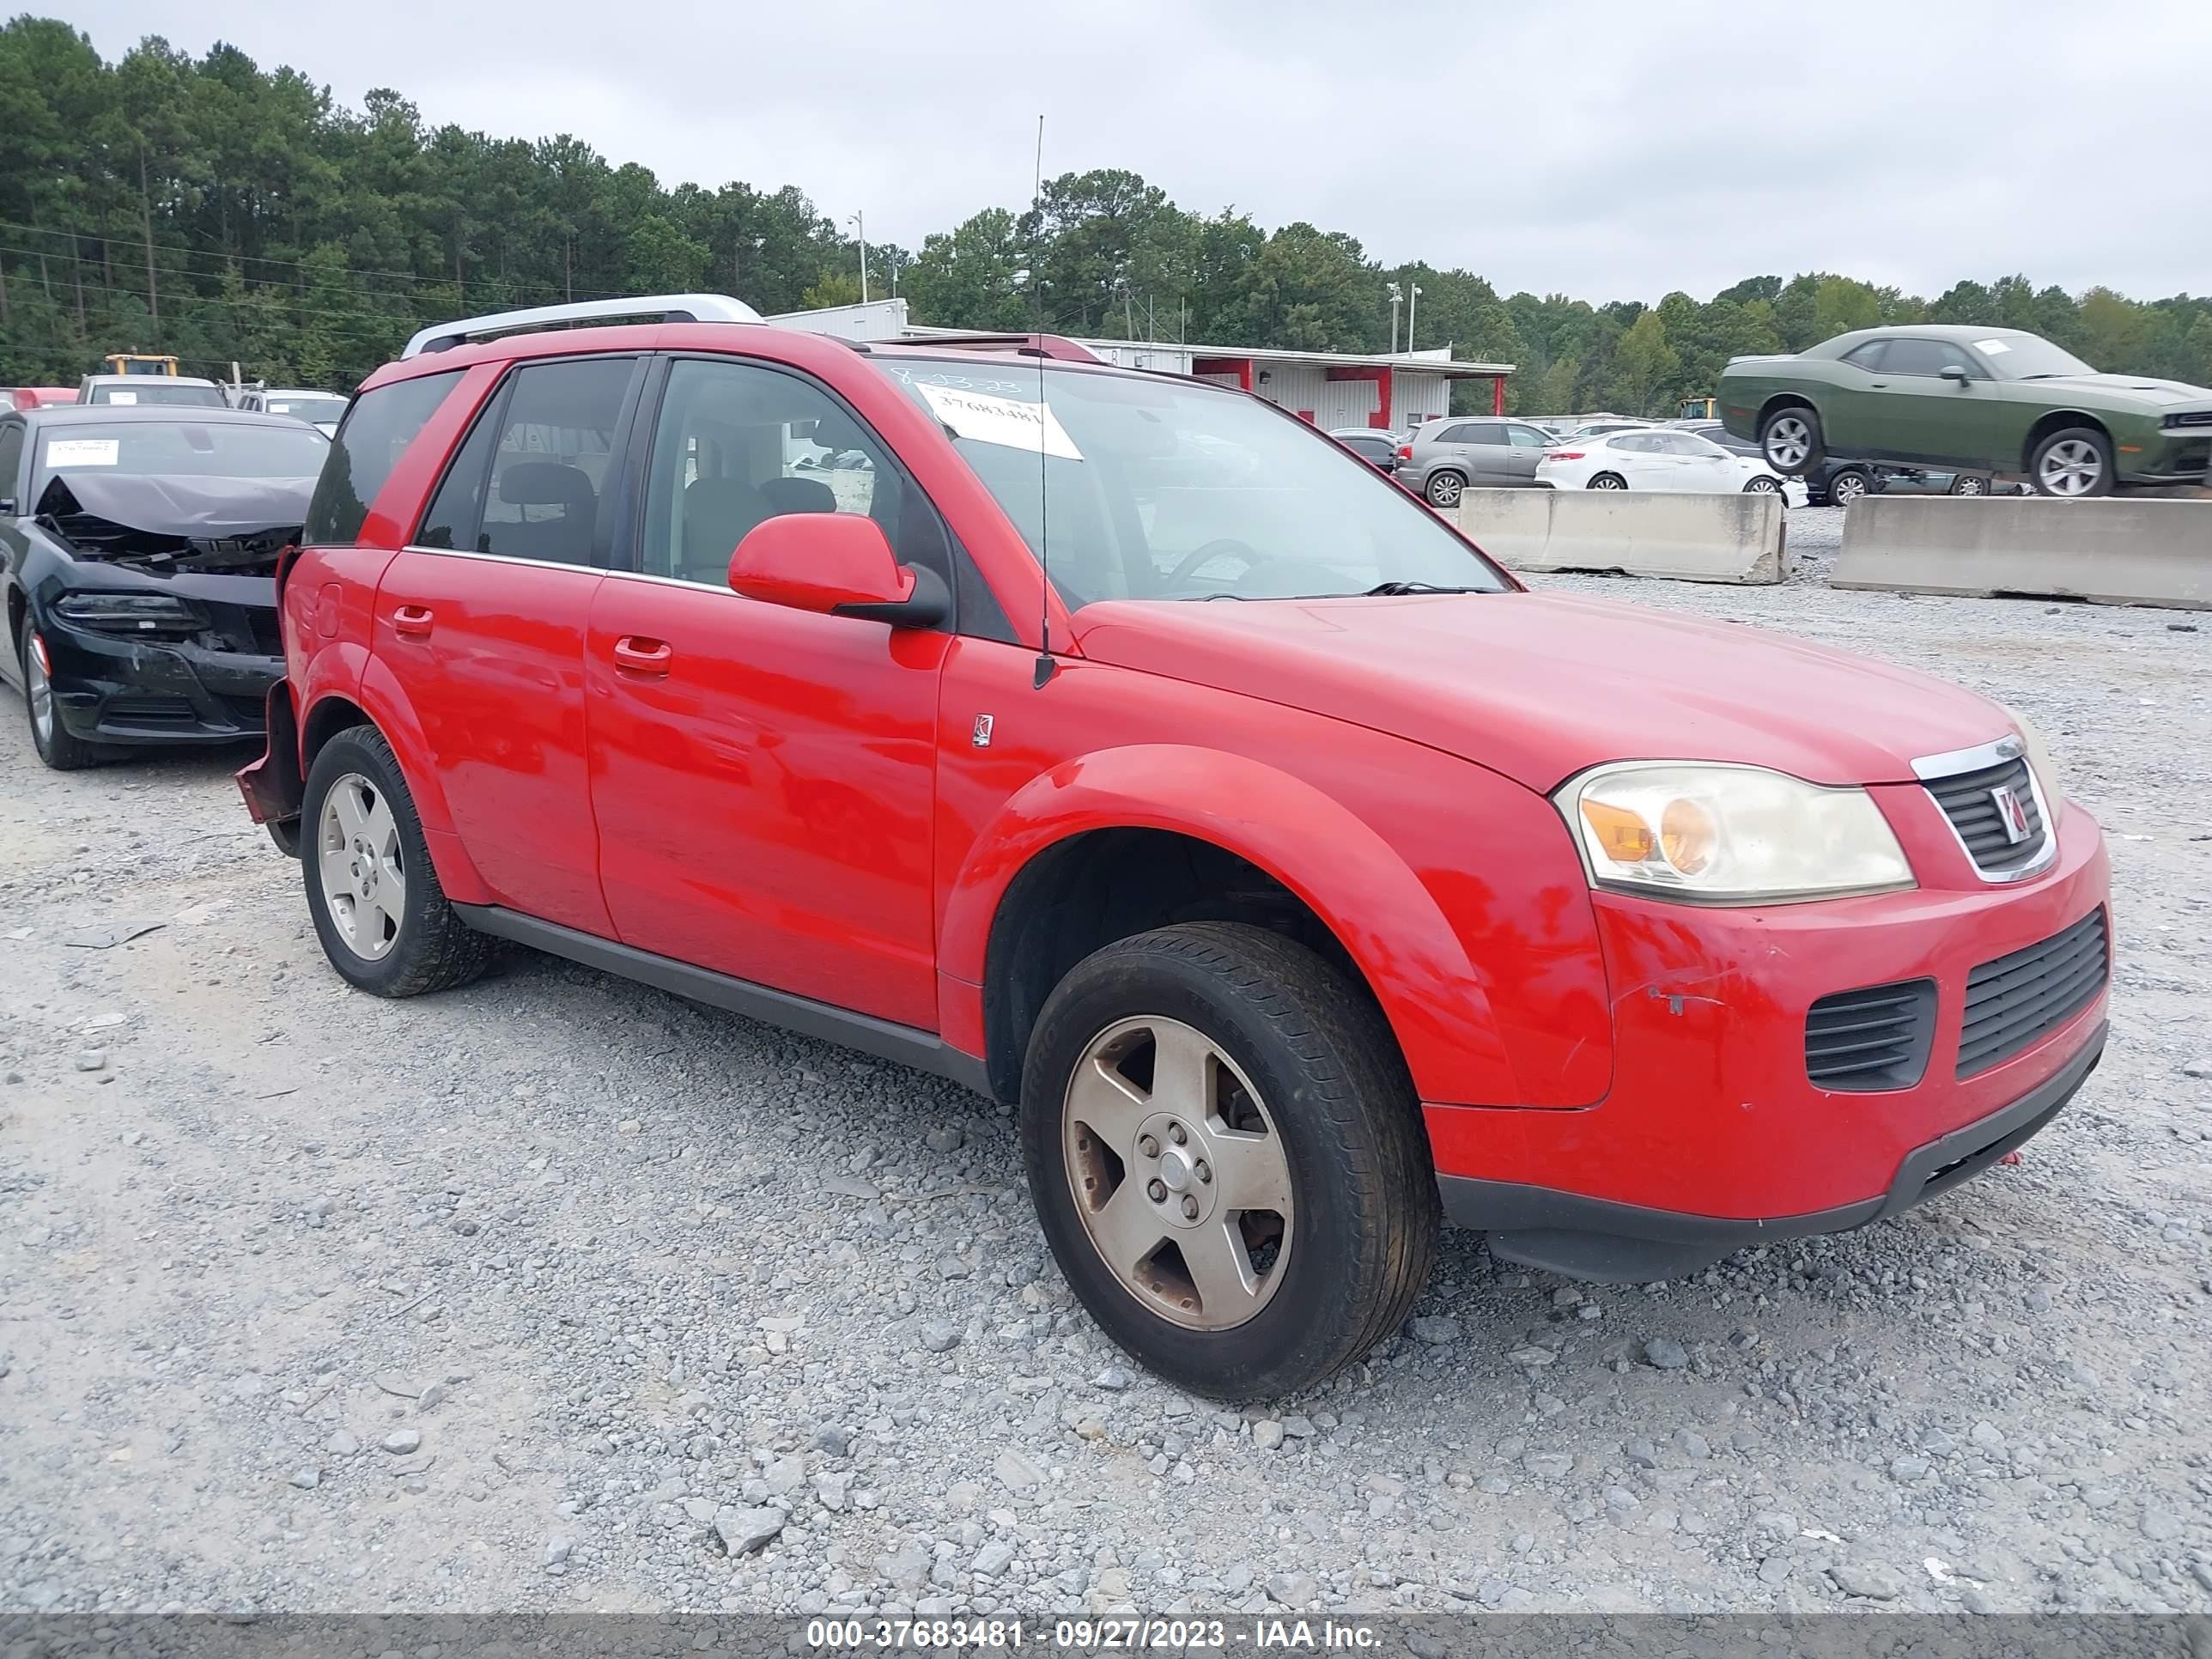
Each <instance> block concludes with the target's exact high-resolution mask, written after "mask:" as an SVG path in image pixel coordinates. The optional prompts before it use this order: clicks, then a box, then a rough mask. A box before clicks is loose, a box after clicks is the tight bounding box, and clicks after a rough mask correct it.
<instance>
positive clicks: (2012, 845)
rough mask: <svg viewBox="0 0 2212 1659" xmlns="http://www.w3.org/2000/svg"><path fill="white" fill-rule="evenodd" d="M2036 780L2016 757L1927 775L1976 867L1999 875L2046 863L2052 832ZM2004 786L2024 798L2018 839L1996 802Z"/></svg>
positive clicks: (1938, 803) (2017, 797)
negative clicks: (2023, 834)
mask: <svg viewBox="0 0 2212 1659" xmlns="http://www.w3.org/2000/svg"><path fill="white" fill-rule="evenodd" d="M1925 782H1926V786H1927V789H1928V793H1929V794H1930V795H1932V796H1934V797H1935V799H1936V805H1938V806H1940V807H1942V809H1943V816H1944V817H1947V818H1948V819H1949V820H1950V821H1951V828H1952V829H1955V830H1956V831H1958V835H1959V840H1960V842H1961V843H1962V844H1964V846H1965V847H1966V856H1967V857H1969V858H1971V859H1972V860H1973V861H1974V867H1975V868H1976V869H1978V870H1979V871H1981V872H1983V873H1984V875H1988V876H1992V877H1996V878H2000V879H2002V878H2008V877H2010V876H2014V875H2017V874H2020V873H2021V872H2024V871H2027V870H2030V869H2033V868H2034V867H2035V866H2037V865H2039V864H2040V863H2042V862H2043V860H2044V856H2045V850H2046V848H2048V846H2049V843H2050V832H2049V830H2048V829H2047V828H2046V826H2045V823H2044V822H2043V804H2042V802H2041V801H2040V800H2039V799H2037V797H2036V793H2035V787H2034V777H2033V775H2032V774H2031V773H2030V772H2029V770H2028V765H2027V762H2026V761H2025V760H2022V759H2020V758H2018V757H2015V758H2013V759H2011V760H2002V761H1999V762H1997V763H1996V764H1995V765H1994V766H1985V767H1983V768H1981V769H1978V770H1977V771H1972V772H1957V773H1954V774H1953V775H1951V776H1949V777H1947V778H1929V779H1927V780H1925ZM2000 789H2004V790H2008V791H2009V792H2010V793H2011V794H2012V797H2013V799H2015V800H2017V801H2018V802H2019V803H2020V806H2021V812H2022V813H2023V814H2024V815H2025V817H2026V818H2027V836H2026V838H2025V839H2024V840H2021V841H2017V842H2015V841H2014V840H2013V839H2012V838H2011V836H2010V835H2009V833H2008V830H2007V829H2006V817H2005V814H2004V813H2003V811H2002V810H2001V809H2000V808H1999V806H1998V805H1997V795H1996V792H1997V791H1998V790H2000Z"/></svg>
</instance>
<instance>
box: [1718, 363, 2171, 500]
mask: <svg viewBox="0 0 2212 1659" xmlns="http://www.w3.org/2000/svg"><path fill="white" fill-rule="evenodd" d="M1719 400H1720V406H1721V419H1722V421H1723V422H1724V423H1725V424H1726V426H1727V427H1728V429H1729V431H1730V432H1732V433H1734V434H1735V435H1737V436H1738V437H1741V438H1749V439H1753V440H1754V441H1757V443H1758V444H1759V448H1760V449H1761V450H1762V451H1763V452H1764V453H1765V457H1766V461H1767V464H1768V465H1770V466H1771V467H1772V468H1773V469H1774V470H1775V471H1777V472H1781V473H1785V474H1798V473H1803V472H1807V471H1811V470H1812V469H1813V468H1814V467H1816V466H1818V465H1820V462H1821V460H1822V459H1824V458H1826V457H1829V456H1848V457H1850V458H1851V459H1855V460H1866V461H1891V462H1899V463H1905V464H1907V465H1928V466H1938V467H1943V468H1947V469H1953V470H1956V471H1979V472H1986V473H1990V474H1993V475H1996V476H2000V477H2025V478H2026V479H2027V482H2028V483H2029V485H2030V487H2031V488H2033V489H2034V490H2035V492H2036V493H2037V494H2038V495H2070V496H2079V495H2109V494H2110V493H2111V492H2112V489H2114V488H2115V487H2119V486H2126V485H2130V484H2136V485H2141V484H2192V483H2203V482H2204V480H2205V476H2206V474H2207V472H2208V471H2212V391H2207V390H2206V389H2205V388H2204V387H2203V386H2183V385H2180V384H2179V383H2178V382H2176V381H2172V380H2148V379H2146V378H2144V377H2143V376H2141V375H2136V374H2098V373H2097V371H2096V370H2095V369H2093V368H2090V367H2089V365H2088V364H2087V363H2085V362H2082V361H2081V359H2080V358H2079V357H2076V356H2074V355H2073V354H2072V353H2070V352H2068V351H2063V350H2061V349H2059V348H2058V347H2057V346H2055V345H2053V344H2051V342H2050V341H2048V340H2046V339H2044V338H2042V337H2040V336H2039V335H2034V334H2027V333H2023V332H2022V331H2020V330H2018V329H2013V328H1962V327H1956V326H1939V325H1932V324H1931V325H1901V326H1899V327H1896V328H1863V329H1860V330H1858V331H1856V332H1854V333H1850V334H1838V336H1836V337H1835V338H1834V339H1832V340H1828V341H1825V342H1823V343H1821V344H1820V345H1816V346H1814V347H1813V348H1812V349H1810V350H1809V351H1802V352H1799V353H1798V354H1797V355H1796V356H1791V357H1738V358H1736V359H1735V361H1734V362H1730V363H1729V366H1728V367H1727V368H1724V369H1723V370H1722V371H1721V378H1720V398H1719Z"/></svg>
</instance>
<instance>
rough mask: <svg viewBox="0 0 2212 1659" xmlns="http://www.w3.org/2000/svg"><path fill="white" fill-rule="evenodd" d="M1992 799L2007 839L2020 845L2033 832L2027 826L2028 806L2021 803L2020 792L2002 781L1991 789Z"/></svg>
mask: <svg viewBox="0 0 2212 1659" xmlns="http://www.w3.org/2000/svg"><path fill="white" fill-rule="evenodd" d="M1990 801H1991V803H1992V804H1994V805H1996V809H1997V822H1998V823H2002V825H2003V826H2004V833H2005V840H2006V841H2007V842H2009V843H2010V844H2012V845H2013V846H2015V847H2017V846H2019V845H2020V844H2021V842H2024V841H2026V840H2027V838H2028V836H2029V835H2030V834H2032V833H2033V832H2032V831H2031V830H2030V829H2028V827H2027V807H2025V806H2023V805H2021V799H2020V795H2019V793H2018V792H2017V791H2015V790H2014V789H2013V788H2012V787H2010V786H2009V785H2007V784H2002V783H2001V784H1999V785H1998V786H1997V787H1996V788H1994V789H1992V790H1990Z"/></svg>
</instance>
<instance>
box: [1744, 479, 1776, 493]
mask: <svg viewBox="0 0 2212 1659" xmlns="http://www.w3.org/2000/svg"><path fill="white" fill-rule="evenodd" d="M1781 488H1782V486H1781V485H1780V484H1779V483H1776V482H1775V480H1773V479H1772V478H1753V479H1750V480H1748V481H1747V483H1745V484H1744V487H1743V493H1744V494H1745V495H1773V494H1774V493H1775V492H1776V491H1777V490H1778V489H1781Z"/></svg>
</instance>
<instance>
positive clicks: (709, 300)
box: [399, 294, 761, 358]
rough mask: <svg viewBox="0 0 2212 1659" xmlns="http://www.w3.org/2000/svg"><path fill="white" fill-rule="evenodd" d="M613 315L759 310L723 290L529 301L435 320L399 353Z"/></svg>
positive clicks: (690, 315) (743, 317)
mask: <svg viewBox="0 0 2212 1659" xmlns="http://www.w3.org/2000/svg"><path fill="white" fill-rule="evenodd" d="M617 317H637V318H647V317H650V318H655V319H659V321H662V322H667V323H757V322H759V321H760V320H761V314H760V313H758V312H757V311H755V310H754V309H753V308H752V307H750V306H749V305H747V304H746V303H745V302H744V301H743V300H733V299H732V298H731V297H730V296H729V295H726V294H646V295H638V296H637V297H636V298H635V299H614V300H579V301H575V302H574V304H571V305H560V306H532V307H529V308H528V309H526V310H523V311H496V312H493V313H490V314H489V315H488V316H483V317H467V318H464V319H461V320H460V321H459V322H454V323H437V324H434V325H432V326H430V327H428V328H426V329H424V330H422V331H421V332H420V333H418V334H416V336H415V337H414V338H413V339H411V340H410V341H408V342H407V349H405V350H404V351H403V352H401V353H400V354H399V355H400V356H401V357H403V358H406V357H419V356H422V354H423V353H424V352H426V351H450V350H451V349H453V347H455V346H459V345H466V344H467V343H469V342H470V341H471V340H481V339H484V338H486V337H489V336H491V335H494V334H513V333H517V332H520V331H524V330H526V329H533V328H550V327H552V326H554V325H556V324H560V323H589V322H605V321H606V320H608V319H612V318H617Z"/></svg>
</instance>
